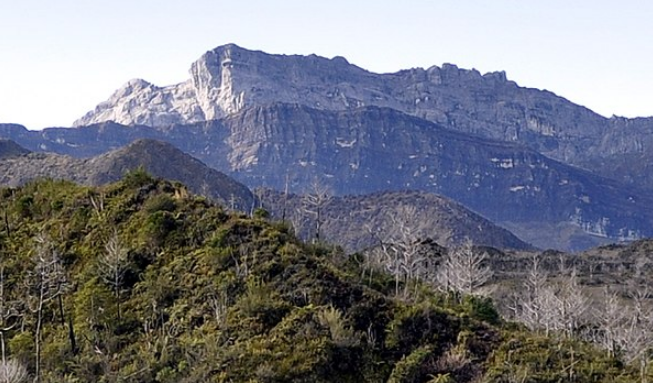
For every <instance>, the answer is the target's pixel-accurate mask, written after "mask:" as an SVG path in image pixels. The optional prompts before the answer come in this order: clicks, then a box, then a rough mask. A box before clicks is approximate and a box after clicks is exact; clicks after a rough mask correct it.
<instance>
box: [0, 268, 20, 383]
mask: <svg viewBox="0 0 653 383" xmlns="http://www.w3.org/2000/svg"><path fill="white" fill-rule="evenodd" d="M19 316H20V314H19V312H18V309H17V308H16V305H15V302H12V301H9V300H8V299H7V297H6V295H5V270H4V266H0V347H1V349H2V366H0V383H9V382H20V381H22V380H17V378H18V377H20V376H21V373H22V372H25V374H26V371H25V370H24V367H23V366H22V365H20V364H18V363H17V362H15V361H11V360H7V352H6V344H5V333H6V332H7V331H10V330H11V329H12V328H14V327H15V325H16V323H15V322H14V321H15V319H17V318H18V317H19ZM21 367H22V370H21Z"/></svg>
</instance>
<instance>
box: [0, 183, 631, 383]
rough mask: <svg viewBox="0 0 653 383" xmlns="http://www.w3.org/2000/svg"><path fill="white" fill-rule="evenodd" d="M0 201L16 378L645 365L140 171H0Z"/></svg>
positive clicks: (565, 373) (435, 377) (206, 378)
mask: <svg viewBox="0 0 653 383" xmlns="http://www.w3.org/2000/svg"><path fill="white" fill-rule="evenodd" d="M0 214H1V217H0V218H1V219H2V223H1V226H0V228H1V230H0V253H1V258H0V260H1V262H2V268H1V269H2V273H1V275H2V278H1V282H2V283H1V286H0V287H1V288H0V303H1V304H0V322H2V323H0V329H2V331H1V332H0V333H1V334H2V337H0V340H1V341H2V342H3V346H5V347H6V355H3V361H2V367H3V368H2V369H0V370H2V372H1V373H0V374H9V373H11V374H13V375H12V376H13V377H14V378H17V379H14V380H9V381H12V382H20V381H25V382H26V381H31V380H33V381H37V382H38V381H41V382H71V383H72V382H158V383H164V382H166V383H167V382H170V383H172V382H181V383H184V382H185V383H190V382H517V381H519V382H522V381H528V382H560V381H574V382H629V381H635V380H636V379H639V374H638V373H637V372H636V370H635V369H633V368H631V367H629V366H626V365H624V364H622V363H621V362H620V361H619V360H617V359H614V358H610V357H608V356H607V354H606V353H604V352H603V351H597V350H596V349H594V348H592V347H590V346H589V345H587V344H585V343H580V342H576V341H570V340H555V339H554V338H547V337H544V336H541V335H536V334H533V333H529V332H526V331H524V330H521V327H519V326H516V325H512V324H506V323H503V322H502V321H501V319H499V318H498V316H497V314H496V311H495V310H494V309H493V307H492V304H491V302H490V301H488V300H487V299H484V298H475V297H460V296H458V295H453V294H446V295H444V294H441V293H436V292H434V291H433V290H431V289H430V288H428V287H426V286H425V285H423V284H421V283H418V282H415V281H401V286H398V285H396V283H397V279H396V278H392V277H390V276H388V275H386V274H383V273H381V272H374V273H371V272H370V270H364V269H362V268H361V267H362V266H361V265H362V264H364V263H361V262H359V261H360V258H359V257H356V256H354V257H352V258H345V257H344V256H343V255H342V253H340V252H339V251H337V250H334V249H330V248H327V247H324V246H314V245H306V244H303V243H301V242H299V241H298V240H297V239H295V237H294V236H293V235H292V233H291V231H290V230H289V229H288V227H287V226H285V225H283V224H279V223H272V222H269V221H268V220H266V218H265V216H266V214H265V212H264V211H260V210H259V211H257V212H256V213H255V216H254V217H253V218H247V217H245V216H243V215H238V214H235V213H227V212H226V211H225V210H224V209H223V208H221V207H220V206H216V205H213V204H211V203H210V202H208V201H207V200H205V199H203V198H201V197H196V196H193V195H190V194H189V193H188V192H187V191H186V189H185V187H184V186H182V185H181V184H178V183H170V182H167V181H163V180H159V179H153V178H152V177H150V176H149V175H147V174H145V173H144V172H142V171H134V172H132V173H129V174H128V175H126V177H125V178H124V179H123V180H122V181H120V182H118V183H114V184H110V185H108V186H105V187H101V188H88V187H81V186H76V185H75V184H72V183H69V182H64V181H51V180H44V181H39V182H32V183H28V184H27V185H25V186H22V187H19V188H13V189H9V188H5V189H0ZM365 271H366V272H365ZM362 275H364V276H365V278H362V277H361V276H362ZM398 287H401V289H402V291H404V292H409V293H408V294H405V293H404V294H396V292H397V291H399V290H398ZM3 350H4V348H3ZM3 376H4V375H3ZM21 379H22V380H21Z"/></svg>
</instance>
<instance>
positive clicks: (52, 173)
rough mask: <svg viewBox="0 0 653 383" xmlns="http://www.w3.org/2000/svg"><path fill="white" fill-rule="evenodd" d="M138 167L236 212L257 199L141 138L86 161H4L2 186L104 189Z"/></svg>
mask: <svg viewBox="0 0 653 383" xmlns="http://www.w3.org/2000/svg"><path fill="white" fill-rule="evenodd" d="M139 167H142V168H143V169H145V170H146V171H147V172H149V173H151V174H153V175H156V176H158V177H166V178H168V179H171V180H178V181H181V182H184V183H186V184H187V185H188V186H189V188H190V190H192V191H194V192H196V193H202V194H203V195H206V196H209V197H212V198H217V199H218V200H220V201H221V202H222V203H225V204H227V205H229V206H233V207H234V208H239V209H241V210H249V209H250V208H251V206H252V205H253V200H254V199H253V196H252V194H251V192H250V191H249V189H247V187H246V186H244V185H242V184H240V183H238V182H236V181H234V180H233V179H231V178H229V177H228V176H226V175H225V174H223V173H220V172H218V171H216V170H214V169H211V168H209V167H207V166H206V165H204V164H203V163H202V162H200V161H198V160H197V159H195V158H193V157H191V156H189V155H188V154H185V153H183V152H181V151H180V150H178V149H176V148H175V147H173V146H172V145H170V144H168V143H164V142H160V141H154V140H137V141H135V142H133V143H132V144H130V145H128V146H126V147H124V148H120V149H116V150H113V151H111V152H108V153H106V154H103V155H100V156H96V157H92V158H88V159H76V158H73V157H69V156H65V155H57V154H51V153H31V154H28V155H23V156H19V157H11V158H5V159H0V185H12V186H16V185H21V184H24V183H26V182H27V181H30V180H33V179H37V178H55V179H66V180H71V181H75V182H79V183H82V184H86V185H103V184H106V183H109V182H114V181H116V180H118V179H120V178H121V177H123V176H124V174H125V173H127V172H128V171H133V170H135V169H137V168H139Z"/></svg>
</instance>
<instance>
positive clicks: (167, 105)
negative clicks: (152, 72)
mask: <svg viewBox="0 0 653 383" xmlns="http://www.w3.org/2000/svg"><path fill="white" fill-rule="evenodd" d="M204 118H205V116H204V112H203V111H202V109H201V108H200V106H199V104H198V102H197V98H196V96H195V88H193V86H192V83H191V82H190V81H187V82H184V83H181V84H177V85H174V86H167V87H158V86H156V85H153V84H150V83H149V82H147V81H144V80H140V79H134V80H130V81H129V82H127V84H125V85H124V86H123V87H122V88H120V89H118V90H117V91H116V92H115V93H114V94H113V95H112V96H111V97H110V98H109V99H108V100H107V101H105V102H103V103H101V104H99V105H98V106H97V107H96V108H95V109H94V110H93V111H91V112H88V113H87V114H86V115H85V116H84V117H82V118H80V119H79V120H77V121H75V123H74V125H75V126H80V125H89V124H92V123H96V122H105V121H116V122H119V123H122V124H127V125H149V126H166V125H171V124H180V123H185V122H187V121H201V120H203V119H204Z"/></svg>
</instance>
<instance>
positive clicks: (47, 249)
mask: <svg viewBox="0 0 653 383" xmlns="http://www.w3.org/2000/svg"><path fill="white" fill-rule="evenodd" d="M35 242H36V246H35V250H36V251H35V255H34V263H35V266H34V269H33V270H32V271H30V272H29V273H28V278H27V282H26V284H27V288H28V291H29V297H28V298H29V299H28V301H29V308H30V310H31V311H32V312H33V313H34V314H35V315H36V329H35V334H34V343H35V346H36V353H35V363H34V364H35V369H36V371H35V372H36V374H35V375H36V376H35V381H36V382H40V381H41V336H42V327H43V314H44V310H45V306H46V304H47V303H48V302H50V301H53V300H55V299H59V310H60V314H61V318H62V321H63V304H62V300H61V297H62V296H63V294H64V293H65V290H66V288H67V286H68V280H67V278H66V274H65V272H64V269H63V265H62V263H61V258H60V256H59V252H58V251H57V250H56V249H55V248H54V245H53V244H52V242H51V241H50V239H49V238H48V237H47V236H46V235H45V234H43V233H40V234H39V235H37V236H36V238H35Z"/></svg>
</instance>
